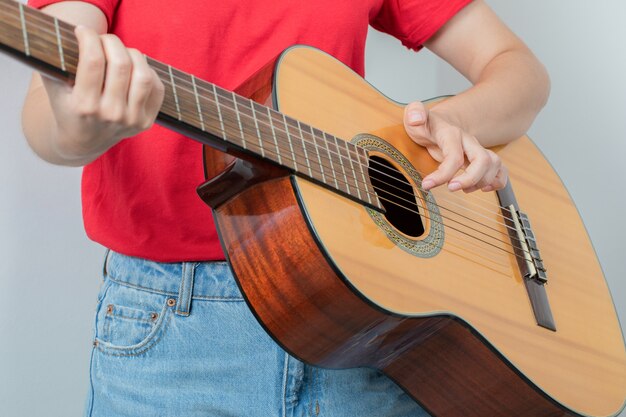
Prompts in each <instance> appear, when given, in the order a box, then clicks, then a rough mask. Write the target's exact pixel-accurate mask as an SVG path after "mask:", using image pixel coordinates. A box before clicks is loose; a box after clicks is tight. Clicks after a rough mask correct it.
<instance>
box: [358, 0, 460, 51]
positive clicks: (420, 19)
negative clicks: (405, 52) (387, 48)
mask: <svg viewBox="0 0 626 417" xmlns="http://www.w3.org/2000/svg"><path fill="white" fill-rule="evenodd" d="M471 1H472V0H384V1H383V5H382V7H381V8H380V11H379V12H378V14H377V15H376V16H375V17H374V19H373V20H372V21H371V22H370V24H371V25H372V27H374V28H375V29H377V30H380V31H381V32H385V33H388V34H390V35H392V36H395V37H396V38H398V39H400V41H402V44H403V45H404V46H406V47H407V48H411V49H414V50H416V51H417V50H419V49H421V48H422V46H423V45H424V42H426V41H427V40H428V39H430V37H431V36H433V35H434V34H435V33H436V32H437V31H438V30H439V29H440V28H441V27H442V26H443V25H444V24H445V23H446V22H447V21H448V20H450V19H451V18H452V17H453V16H454V15H455V14H456V13H457V12H458V11H459V10H461V9H462V8H463V7H465V6H466V5H467V4H468V3H470V2H471Z"/></svg>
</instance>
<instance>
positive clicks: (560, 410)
mask: <svg viewBox="0 0 626 417" xmlns="http://www.w3.org/2000/svg"><path fill="white" fill-rule="evenodd" d="M272 68H273V67H272ZM259 74H260V75H258V76H257V77H253V78H252V79H251V81H250V83H248V85H247V86H244V87H242V91H246V92H247V94H248V95H249V96H255V95H256V99H258V100H261V101H262V100H264V98H267V97H268V96H267V94H265V95H263V94H262V92H263V91H266V92H269V91H270V89H269V87H268V83H269V82H270V81H271V79H272V78H273V80H274V83H273V85H272V88H273V90H272V91H273V95H272V97H273V100H274V104H275V106H276V107H278V109H279V110H280V111H281V112H283V113H285V114H287V115H289V116H292V117H294V118H296V119H298V120H301V121H302V122H305V123H308V124H310V125H313V126H316V127H317V128H319V129H322V130H324V131H326V132H328V133H331V134H333V135H336V136H337V137H340V138H344V139H347V140H352V139H353V138H354V140H355V141H358V143H359V144H360V145H362V146H364V147H366V148H368V150H369V154H370V155H379V156H381V157H382V158H384V159H386V160H388V161H390V163H391V164H392V165H393V166H394V167H397V168H398V169H400V170H401V171H402V172H404V173H405V174H406V175H407V177H409V178H412V177H411V176H413V177H414V176H416V175H417V176H419V175H426V174H427V173H429V172H431V171H432V170H434V169H435V168H436V166H437V164H436V162H435V161H434V160H432V159H431V158H430V156H429V155H428V153H427V152H426V151H425V150H424V149H423V148H421V147H419V146H417V145H415V144H414V143H413V142H411V140H410V139H409V138H408V137H407V136H406V134H405V132H404V129H403V126H402V112H403V108H402V106H401V105H399V104H397V103H395V102H393V101H391V100H389V99H388V98H386V97H384V96H383V95H381V94H380V93H379V92H378V91H376V90H375V89H374V88H373V87H371V86H370V85H369V84H367V83H366V82H365V81H364V80H363V79H361V78H360V77H359V76H358V75H356V74H354V73H352V72H351V71H350V70H348V69H347V68H346V67H344V66H343V64H341V63H339V62H337V61H335V60H334V59H333V58H331V57H329V56H327V55H325V54H324V53H322V52H320V51H317V50H314V49H312V48H292V49H290V50H288V51H287V52H285V53H284V54H283V55H282V56H281V57H280V59H279V61H278V62H277V64H276V67H275V71H273V77H271V75H272V71H269V72H268V71H267V69H265V70H263V71H260V73H259ZM263 80H265V81H263ZM364 134H365V135H364ZM359 135H360V136H359ZM498 152H499V155H500V156H501V158H502V159H503V161H504V162H505V164H506V165H507V166H508V167H509V169H510V178H511V183H512V185H513V189H514V191H515V194H516V196H517V200H518V202H519V204H520V207H521V209H522V210H524V211H525V212H526V213H527V214H528V217H529V218H530V221H531V222H532V225H533V230H534V232H535V235H536V237H537V242H538V243H539V248H540V249H541V255H542V258H543V260H544V264H545V266H546V268H547V270H548V276H549V284H547V285H546V292H547V297H548V300H549V303H550V307H551V309H552V314H553V315H554V321H555V324H556V331H552V330H549V329H546V328H544V327H541V326H538V325H537V322H536V321H535V317H534V316H533V312H532V308H531V305H530V302H529V297H528V293H527V291H526V289H525V286H524V278H523V277H522V275H521V273H520V271H519V268H518V264H517V262H516V259H515V255H514V254H513V253H512V251H510V250H507V249H510V240H509V239H508V235H507V230H506V226H505V225H504V224H503V222H502V214H501V212H500V207H499V206H500V204H499V202H498V198H497V195H496V193H481V192H478V193H472V194H468V195H463V194H462V193H461V194H460V195H457V194H452V193H449V192H448V191H447V190H445V189H444V188H445V187H439V188H437V189H435V190H433V191H432V193H420V192H419V191H416V195H415V198H416V199H417V201H418V203H419V202H421V203H423V204H422V205H421V206H420V207H425V209H421V210H420V214H419V217H420V219H419V220H421V222H422V224H423V226H424V232H423V233H422V234H421V235H420V236H410V235H407V234H406V233H403V232H402V231H401V230H397V228H396V227H395V226H394V225H393V224H392V225H390V224H389V222H386V220H385V218H384V216H382V215H381V214H377V213H376V212H375V211H372V210H369V209H367V208H365V207H363V206H362V205H360V204H358V203H356V202H354V201H352V200H350V199H347V198H345V197H342V196H340V195H337V194H336V193H333V192H331V191H329V190H328V189H326V188H323V187H321V186H319V185H317V184H314V183H313V182H310V181H308V180H306V179H302V178H300V177H296V176H292V175H288V172H286V171H280V170H272V168H270V167H264V166H263V165H259V164H255V163H252V162H250V163H244V165H245V164H247V165H246V166H253V167H256V168H255V169H241V167H240V169H238V168H237V167H236V165H237V164H236V163H233V164H231V165H230V166H229V168H228V169H227V170H226V172H225V173H222V174H221V175H219V176H218V177H217V178H215V179H213V180H212V181H209V182H208V183H207V184H205V185H204V186H203V187H201V189H202V188H203V189H204V192H200V194H201V195H203V194H204V197H205V200H207V201H208V202H210V203H211V205H212V207H213V209H214V217H215V220H216V223H217V225H218V230H219V232H220V236H221V239H222V244H223V247H224V250H225V253H226V256H227V257H228V260H229V262H230V264H231V266H232V269H233V272H234V274H235V276H236V278H237V280H238V283H239V285H240V287H241V289H242V291H243V293H244V295H245V297H246V299H247V301H248V302H249V304H250V307H251V308H252V310H253V312H254V314H255V315H256V317H257V318H258V320H259V321H260V322H261V324H262V325H263V326H264V328H265V329H266V330H267V331H268V332H269V333H270V334H271V335H272V337H274V338H275V340H276V341H277V342H278V343H279V344H281V345H282V346H283V347H284V348H285V349H286V350H287V351H289V352H290V353H292V354H293V355H295V356H296V357H298V358H300V359H302V360H304V361H306V362H308V363H311V364H314V365H319V366H322V367H330V368H347V367H359V366H368V367H373V368H376V369H379V370H381V371H382V372H384V373H385V374H386V375H388V376H389V377H390V378H392V379H393V380H395V381H396V382H397V383H398V384H399V385H400V386H402V387H403V388H404V389H405V391H406V392H407V393H408V394H409V395H411V396H412V397H413V398H414V399H415V400H416V401H418V402H419V403H420V404H421V405H422V406H423V407H424V408H425V409H426V410H428V411H429V412H430V413H431V414H433V415H434V416H446V417H448V416H464V417H470V416H476V417H485V416H489V417H492V416H503V417H504V416H507V417H510V416H533V417H540V416H541V417H543V416H587V415H588V416H612V415H616V414H618V413H619V411H620V410H621V409H622V407H623V405H624V397H625V396H626V356H625V351H624V342H623V336H622V334H621V330H620V326H619V323H618V321H617V316H616V313H615V310H614V307H613V303H612V300H611V297H610V294H609V291H608V288H607V285H606V282H605V280H604V277H603V274H602V271H601V269H600V265H599V263H598V261H597V259H596V256H595V252H594V250H593V247H592V245H591V243H590V241H589V238H588V236H587V233H586V231H585V228H584V225H583V224H582V222H581V220H580V218H579V216H578V213H577V211H576V208H575V206H574V204H573V203H572V201H571V199H570V197H569V195H568V193H567V191H566V190H565V188H564V187H563V185H562V183H561V181H560V180H559V178H558V176H557V175H556V173H555V172H554V171H553V170H552V168H551V167H550V165H549V164H548V163H547V161H546V160H545V159H544V158H543V156H542V155H541V154H540V152H539V151H538V150H537V149H536V148H535V146H534V145H533V144H532V143H531V142H530V140H529V139H527V138H521V139H519V140H517V141H515V142H513V143H511V144H509V145H507V146H505V147H502V148H500V149H499V150H498ZM398 153H399V154H401V155H400V156H398ZM216 156H217V154H212V155H210V156H208V157H207V160H209V161H210V160H211V158H214V157H216ZM407 163H408V164H407ZM223 165H224V164H221V166H222V167H223ZM242 166H243V165H242ZM411 167H414V168H415V170H412V168H411ZM346 169H347V168H346ZM244 171H245V172H253V173H255V174H254V175H248V176H247V178H246V179H243V177H245V176H246V175H242V172H244ZM215 173H216V172H211V170H210V169H209V170H208V174H209V176H213V174H215ZM257 174H258V175H257ZM238 179H239V180H238ZM220 184H221V185H220ZM224 184H227V185H228V187H225V186H224ZM226 189H228V190H231V191H230V193H227V197H224V198H221V199H216V198H213V199H211V198H209V197H208V196H209V195H211V190H213V191H215V190H218V191H219V190H221V191H222V192H223V191H224V190H226ZM216 193H217V191H216V192H214V193H213V195H215V194H216ZM433 201H434V202H435V203H436V207H435V208H433V209H432V210H431V208H432V205H429V204H430V203H429V202H433ZM484 225H487V226H484ZM490 236H501V239H500V240H498V239H493V238H492V237H490Z"/></svg>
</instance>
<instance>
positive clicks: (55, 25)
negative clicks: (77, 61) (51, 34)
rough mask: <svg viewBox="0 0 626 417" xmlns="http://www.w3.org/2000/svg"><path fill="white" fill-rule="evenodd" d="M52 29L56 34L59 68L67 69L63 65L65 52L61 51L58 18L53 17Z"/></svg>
mask: <svg viewBox="0 0 626 417" xmlns="http://www.w3.org/2000/svg"><path fill="white" fill-rule="evenodd" d="M54 31H55V32H56V35H57V45H58V49H59V61H60V62H61V69H62V70H63V71H67V69H66V67H65V54H64V53H63V42H62V41H61V29H60V28H59V19H57V18H56V17H55V18H54Z"/></svg>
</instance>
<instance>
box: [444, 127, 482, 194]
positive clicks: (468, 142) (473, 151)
mask: <svg viewBox="0 0 626 417" xmlns="http://www.w3.org/2000/svg"><path fill="white" fill-rule="evenodd" d="M462 144H463V151H464V152H465V155H467V159H468V161H469V165H468V166H467V168H465V171H464V172H463V173H462V174H460V175H457V176H456V177H454V178H453V179H452V180H451V181H450V184H449V185H448V188H449V189H450V191H456V190H460V189H462V190H468V189H470V188H471V187H474V186H475V185H477V184H479V183H480V181H481V180H482V179H483V178H484V177H485V174H486V173H487V172H488V171H489V169H490V168H491V164H492V161H491V157H490V156H489V153H488V152H487V150H486V149H485V148H483V147H482V146H481V144H480V143H479V142H478V140H476V138H474V137H473V136H470V135H467V134H464V135H463V139H462Z"/></svg>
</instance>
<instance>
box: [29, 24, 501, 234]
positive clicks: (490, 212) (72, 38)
mask: <svg viewBox="0 0 626 417" xmlns="http://www.w3.org/2000/svg"><path fill="white" fill-rule="evenodd" d="M32 16H33V17H35V18H36V19H37V20H39V21H40V22H45V23H50V21H49V20H45V19H44V18H45V17H47V16H45V15H44V16H39V15H32ZM20 24H21V22H20ZM39 29H40V30H42V29H43V31H44V32H47V33H49V34H52V32H51V31H48V30H46V29H45V27H44V28H39ZM60 29H61V30H62V31H63V32H65V33H66V34H68V35H71V36H68V38H65V40H66V41H68V42H69V43H70V44H71V45H70V46H75V47H77V42H76V40H75V37H74V36H73V35H74V34H73V31H72V30H70V29H69V28H65V27H60ZM54 34H55V35H56V32H55V33H54ZM150 59H151V60H152V61H154V62H155V63H158V64H161V65H164V66H165V65H166V64H163V63H160V62H158V61H156V60H154V59H152V58H150ZM153 69H154V70H155V71H156V70H158V71H160V72H161V73H162V74H163V75H164V78H163V79H162V81H163V82H164V83H168V82H167V77H166V76H165V75H167V76H169V74H164V70H162V69H160V68H154V67H153ZM186 75H190V74H186ZM174 78H176V79H178V80H179V81H182V82H183V83H185V84H190V83H189V81H187V80H185V79H183V78H180V77H178V76H174ZM168 84H169V83H168ZM177 87H178V86H177ZM197 87H199V89H200V90H204V91H205V92H208V93H211V91H210V90H207V89H206V88H203V86H202V84H200V85H198V86H197ZM185 90H186V91H187V92H189V93H192V91H191V90H189V89H185ZM225 91H227V90H225ZM223 98H224V99H226V100H229V101H231V100H230V99H229V98H227V97H223ZM242 98H244V99H245V97H242ZM205 99H207V98H206V97H205ZM233 103H234V102H233ZM229 109H230V110H232V111H237V110H236V109H233V108H230V107H229ZM271 110H272V111H274V112H275V113H278V114H281V113H279V112H276V111H275V110H273V109H271ZM244 116H247V117H251V116H248V115H245V114H244ZM263 123H265V122H263ZM265 124H266V125H267V123H265ZM231 127H232V126H231ZM278 130H279V131H281V132H283V133H286V134H287V135H288V136H289V132H287V131H286V130H283V129H281V128H280V126H279V127H278ZM322 133H323V132H322ZM331 136H333V135H331ZM322 140H323V139H322ZM307 142H308V141H307ZM308 143H309V144H311V145H312V146H314V147H315V148H322V147H321V146H318V145H317V144H316V143H312V142H308ZM322 149H323V148H322ZM283 150H285V149H284V148H283ZM347 150H348V152H349V153H350V154H351V155H353V152H352V150H351V149H350V148H347ZM328 151H329V154H330V153H335V152H332V151H330V150H329V149H328ZM335 154H336V155H338V156H339V159H340V161H342V159H344V158H346V157H345V156H343V155H341V154H338V153H335ZM301 156H302V155H301ZM305 159H308V158H306V157H305ZM353 162H356V164H357V165H360V166H363V164H362V163H361V162H360V161H358V160H357V161H353ZM369 162H371V163H377V164H379V165H380V163H378V161H375V160H371V159H370V160H369ZM331 163H332V160H331ZM322 165H323V164H322ZM365 166H366V167H367V165H365ZM327 168H328V167H327ZM372 169H373V168H372ZM373 170H374V169H373ZM375 171H376V170H375ZM416 171H417V172H418V173H419V174H420V175H422V176H423V175H424V174H423V173H422V172H420V171H419V170H417V169H416ZM377 172H379V173H381V174H382V175H386V174H385V173H382V172H380V171H377ZM390 177H391V176H390ZM392 178H393V179H394V180H396V181H400V180H398V179H397V178H395V177H392ZM334 179H336V177H335V178H334ZM355 181H356V182H361V183H363V181H361V180H359V179H358V178H355ZM400 182H401V181H400ZM420 183H421V180H420ZM406 184H409V185H410V183H406ZM364 185H367V184H364ZM362 191H363V192H365V193H367V194H369V195H370V196H371V193H369V192H368V191H366V190H362ZM403 191H404V190H403ZM473 200H479V201H483V202H485V203H487V204H489V205H492V204H493V203H492V202H491V201H489V200H486V199H484V198H481V197H477V196H474V198H473ZM446 201H450V202H452V201H451V200H449V199H446ZM452 203H453V204H455V205H457V206H459V204H458V203H454V202H452ZM465 203H470V204H472V205H474V206H475V207H479V208H481V209H482V210H484V211H486V212H487V213H489V214H491V215H496V216H497V217H501V218H503V219H505V220H512V219H511V218H509V217H508V216H505V215H503V214H502V213H498V212H493V211H491V209H490V208H487V207H484V206H482V205H478V204H477V203H475V202H474V201H472V200H469V201H465ZM498 206H499V205H498ZM442 208H445V207H443V206H442ZM499 208H500V209H506V210H507V211H508V208H506V207H502V206H499ZM448 210H449V211H452V212H453V210H451V209H448ZM472 211H473V212H474V214H479V213H477V212H476V211H475V210H472ZM479 215H480V214H479ZM481 217H484V218H486V219H487V220H489V221H491V222H493V223H496V224H498V225H504V226H505V227H507V228H511V227H510V226H509V225H507V224H506V223H501V222H498V221H497V220H495V219H492V218H489V217H487V216H485V215H481ZM469 220H471V221H474V222H476V223H478V224H481V225H483V226H485V227H488V228H491V227H489V226H487V225H484V224H482V223H480V222H478V221H476V220H474V219H469ZM491 229H493V228H491ZM493 230H496V229H493Z"/></svg>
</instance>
